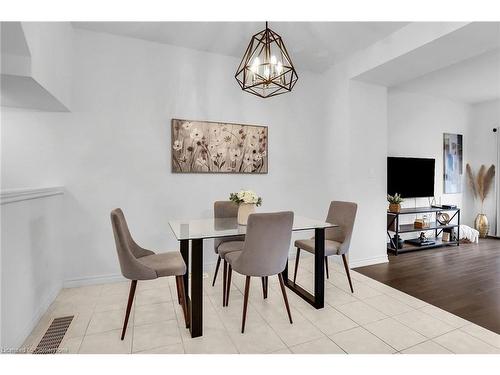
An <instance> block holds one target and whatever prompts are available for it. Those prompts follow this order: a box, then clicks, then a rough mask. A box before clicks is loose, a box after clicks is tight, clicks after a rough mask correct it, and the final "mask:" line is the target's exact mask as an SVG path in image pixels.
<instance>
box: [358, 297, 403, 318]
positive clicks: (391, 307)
mask: <svg viewBox="0 0 500 375" xmlns="http://www.w3.org/2000/svg"><path fill="white" fill-rule="evenodd" d="M363 301H364V302H365V303H367V304H368V305H370V306H371V307H373V308H375V309H377V310H378V311H382V312H383V313H384V314H385V315H387V316H393V315H398V314H402V313H405V312H408V311H411V310H413V308H412V307H410V306H408V305H406V304H404V303H402V302H399V301H398V300H397V299H395V298H393V297H391V296H388V295H385V294H381V295H378V296H375V297H370V298H365V299H364V300H363Z"/></svg>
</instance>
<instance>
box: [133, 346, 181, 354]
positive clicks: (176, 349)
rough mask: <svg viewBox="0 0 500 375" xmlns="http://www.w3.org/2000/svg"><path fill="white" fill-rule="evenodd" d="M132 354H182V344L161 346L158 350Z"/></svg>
mask: <svg viewBox="0 0 500 375" xmlns="http://www.w3.org/2000/svg"><path fill="white" fill-rule="evenodd" d="M134 354H184V347H183V346H182V344H172V345H167V346H161V347H159V348H154V349H149V350H144V351H142V352H137V353H134Z"/></svg>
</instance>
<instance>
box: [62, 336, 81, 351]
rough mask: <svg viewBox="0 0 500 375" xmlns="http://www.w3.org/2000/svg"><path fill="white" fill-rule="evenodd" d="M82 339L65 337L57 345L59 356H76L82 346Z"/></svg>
mask: <svg viewBox="0 0 500 375" xmlns="http://www.w3.org/2000/svg"><path fill="white" fill-rule="evenodd" d="M82 341H83V336H82V337H66V336H64V339H63V340H62V341H61V344H60V345H59V353H60V354H78V351H79V350H80V346H81V345H82Z"/></svg>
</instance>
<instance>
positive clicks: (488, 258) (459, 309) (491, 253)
mask: <svg viewBox="0 0 500 375" xmlns="http://www.w3.org/2000/svg"><path fill="white" fill-rule="evenodd" d="M356 271H358V272H360V273H362V274H363V275H366V276H368V277H371V278H372V279H375V280H377V281H380V282H382V283H384V284H387V285H389V286H391V287H393V288H396V289H399V290H401V291H403V292H405V293H407V294H410V295H412V296H414V297H416V298H419V299H421V300H423V301H425V302H428V303H430V304H432V305H434V306H437V307H439V308H441V309H443V310H446V311H449V312H451V313H453V314H455V315H458V316H460V317H462V318H464V319H467V320H469V321H471V322H473V323H475V324H478V325H480V326H482V327H484V328H487V329H489V330H491V331H494V332H496V333H499V334H500V240H498V239H490V238H488V239H480V241H479V244H460V246H458V247H456V246H450V247H443V248H437V249H429V250H420V251H414V252H409V253H404V254H399V255H398V256H394V255H389V263H384V264H376V265H373V266H367V267H359V268H356Z"/></svg>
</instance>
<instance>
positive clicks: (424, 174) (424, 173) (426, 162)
mask: <svg viewBox="0 0 500 375" xmlns="http://www.w3.org/2000/svg"><path fill="white" fill-rule="evenodd" d="M435 164H436V161H435V160H434V159H421V158H394V157H389V158H387V194H390V195H394V194H395V193H399V194H401V196H402V197H403V198H419V197H433V196H434V167H435Z"/></svg>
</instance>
